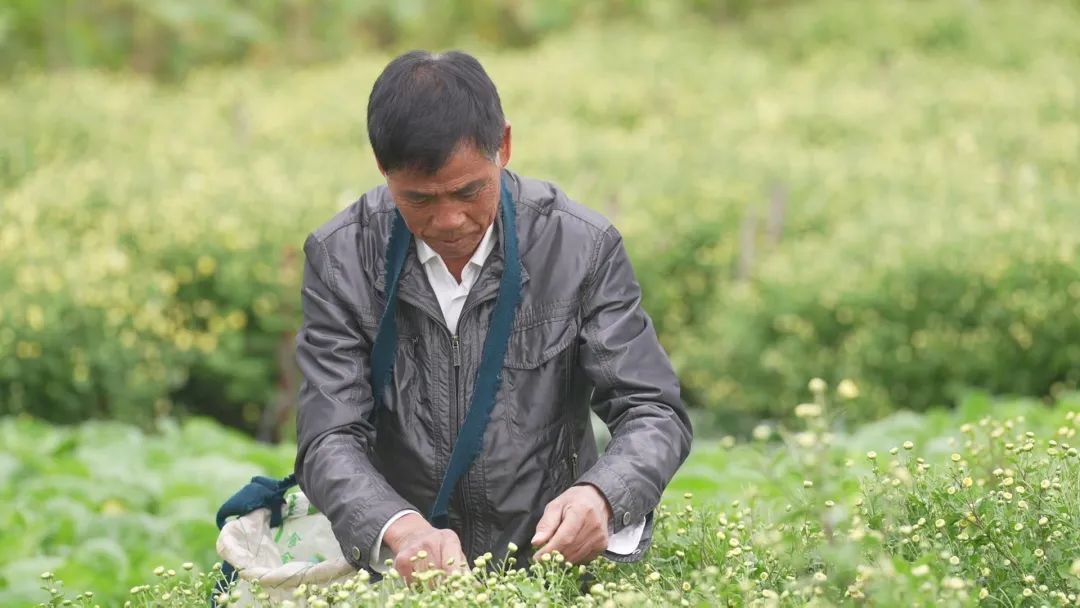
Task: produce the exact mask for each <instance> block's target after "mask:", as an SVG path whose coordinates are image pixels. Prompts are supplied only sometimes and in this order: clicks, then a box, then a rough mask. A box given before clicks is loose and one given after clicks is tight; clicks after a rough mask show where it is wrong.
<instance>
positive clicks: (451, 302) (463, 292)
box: [368, 222, 645, 573]
mask: <svg viewBox="0 0 1080 608" xmlns="http://www.w3.org/2000/svg"><path fill="white" fill-rule="evenodd" d="M494 232H495V223H494V222H492V224H491V226H488V229H487V232H485V233H484V237H483V238H482V239H480V245H478V246H477V247H476V252H475V253H473V255H472V257H471V258H469V262H468V263H467V264H465V268H463V269H462V270H461V282H460V283H459V282H458V281H457V279H455V278H454V275H452V274H450V270H449V269H448V268H447V267H446V262H444V261H443V259H442V258H441V257H439V254H438V253H435V250H434V249H432V248H431V246H430V245H428V244H427V243H425V242H424V241H422V240H420V239H416V254H417V257H418V258H419V259H420V264H421V265H422V266H423V267H424V274H425V275H427V279H428V283H429V284H430V285H431V289H432V291H434V292H435V298H436V299H438V300H439V308H440V309H442V314H443V319H445V320H446V327H447V328H448V329H449V330H450V333H451V334H453V335H457V327H458V320H459V319H460V317H461V308H462V306H464V305H465V300H466V298H468V297H469V292H470V291H471V290H472V287H473V284H474V283H476V279H477V277H479V276H480V270H481V269H482V268H483V267H484V262H486V261H487V258H488V256H489V255H491V251H492V250H493V249H494V248H495V239H494V236H493V235H494ZM409 513H416V514H417V515H419V513H417V512H416V511H413V510H412V509H405V510H403V511H398V512H397V513H395V514H394V515H393V516H392V517H391V518H390V519H389V520H387V522H386V523H385V524H384V525H383V527H382V530H380V531H379V536H377V537H376V538H375V544H374V546H372V548H371V558H370V559H369V560H368V563H369V565H370V566H371V568H372V570H375V571H376V572H381V573H385V572H386V571H387V567H386V560H387V559H393V557H394V555H393V554H392V553H391V552H390V549H389V548H388V547H384V546H383V542H382V540H383V535H384V534H386V530H387V529H388V528H389V527H390V524H392V523H394V522H395V521H397V520H398V519H399V518H401V517H402V516H404V515H407V514H409ZM644 531H645V519H644V518H642V520H641V521H640V522H638V523H636V524H633V525H629V526H626V527H624V528H622V529H621V530H619V531H618V532H615V533H614V534H611V535H610V536H609V537H608V546H607V548H608V551H611V552H612V553H618V554H620V555H629V554H630V553H633V552H634V550H635V549H637V546H638V544H639V543H640V542H641V535H642V533H643V532H644Z"/></svg>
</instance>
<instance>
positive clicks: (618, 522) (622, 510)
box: [574, 458, 646, 531]
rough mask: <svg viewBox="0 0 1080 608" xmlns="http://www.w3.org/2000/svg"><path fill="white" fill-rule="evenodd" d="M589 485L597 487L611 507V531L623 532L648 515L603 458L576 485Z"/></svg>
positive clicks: (620, 477)
mask: <svg viewBox="0 0 1080 608" xmlns="http://www.w3.org/2000/svg"><path fill="white" fill-rule="evenodd" d="M582 483H587V484H589V485H592V486H596V488H597V489H598V490H600V493H601V494H603V495H604V498H606V499H607V502H608V506H610V507H611V529H612V531H617V530H621V529H622V528H625V527H626V526H629V525H630V524H633V523H637V522H639V521H641V520H642V519H643V518H644V517H645V515H646V513H645V512H644V511H645V510H644V508H643V505H642V504H641V501H640V500H639V499H638V497H637V496H636V495H635V494H634V493H633V492H631V491H630V487H629V486H628V485H627V484H626V482H625V481H624V480H623V478H622V476H620V475H619V474H618V473H617V472H616V471H615V469H613V468H611V467H609V466H607V464H606V463H605V462H604V459H603V458H601V459H600V460H598V461H597V462H596V464H595V465H593V467H592V468H591V469H589V470H588V471H586V472H585V474H584V475H582V476H581V477H580V478H579V479H578V480H577V482H576V483H575V484H574V485H579V484H582Z"/></svg>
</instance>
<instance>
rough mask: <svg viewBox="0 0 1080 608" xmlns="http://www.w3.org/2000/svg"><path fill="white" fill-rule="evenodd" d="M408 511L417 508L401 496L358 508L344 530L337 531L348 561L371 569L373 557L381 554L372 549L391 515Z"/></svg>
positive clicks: (342, 551)
mask: <svg viewBox="0 0 1080 608" xmlns="http://www.w3.org/2000/svg"><path fill="white" fill-rule="evenodd" d="M408 510H415V507H413V506H412V505H410V504H409V503H408V502H406V501H405V500H404V499H402V498H398V497H395V498H393V499H390V500H385V499H384V500H380V501H377V502H375V503H367V504H363V505H361V506H359V507H357V509H356V510H355V511H353V514H352V515H351V516H350V517H349V518H348V522H347V526H346V527H345V530H344V532H345V533H344V534H338V543H339V544H340V545H341V553H342V554H343V555H344V556H345V561H347V562H349V564H350V565H352V567H353V568H355V569H357V570H361V569H364V570H370V569H371V565H370V562H371V560H372V559H373V558H374V559H378V556H377V555H372V554H371V553H370V552H369V551H370V549H371V548H372V547H374V546H375V541H376V540H378V539H379V536H380V533H381V532H382V530H383V528H384V527H385V526H386V524H387V523H388V522H389V521H390V518H392V517H394V516H395V515H397V514H398V513H400V512H401V511H408Z"/></svg>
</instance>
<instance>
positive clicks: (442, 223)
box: [433, 205, 466, 234]
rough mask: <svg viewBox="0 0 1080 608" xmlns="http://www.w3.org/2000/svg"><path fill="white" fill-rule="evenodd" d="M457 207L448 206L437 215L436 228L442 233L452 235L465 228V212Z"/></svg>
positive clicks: (435, 219)
mask: <svg viewBox="0 0 1080 608" xmlns="http://www.w3.org/2000/svg"><path fill="white" fill-rule="evenodd" d="M455 207H456V206H449V205H448V206H446V207H445V208H443V209H439V210H438V212H437V213H436V214H435V218H434V222H433V223H434V228H435V229H436V230H438V231H439V232H441V233H444V234H445V233H452V232H455V231H457V230H459V229H461V228H462V227H464V226H465V222H466V217H465V212H464V211H462V210H461V209H458V208H455Z"/></svg>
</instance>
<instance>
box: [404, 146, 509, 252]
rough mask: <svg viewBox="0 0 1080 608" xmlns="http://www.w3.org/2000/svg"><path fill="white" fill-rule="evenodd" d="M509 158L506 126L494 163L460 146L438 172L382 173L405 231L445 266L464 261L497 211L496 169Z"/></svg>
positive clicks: (472, 147)
mask: <svg viewBox="0 0 1080 608" xmlns="http://www.w3.org/2000/svg"><path fill="white" fill-rule="evenodd" d="M509 157H510V127H509V126H507V127H506V129H505V131H504V134H503V143H502V148H501V149H500V151H499V155H498V162H494V161H492V160H491V159H489V158H487V157H485V156H484V155H483V154H482V153H481V152H480V151H479V150H477V149H476V147H475V146H473V145H471V144H465V145H461V146H459V147H458V149H457V150H455V151H454V153H453V154H452V155H451V156H450V158H449V159H447V161H446V164H444V165H443V166H442V167H441V168H440V169H439V170H438V171H437V172H435V173H434V174H433V175H427V174H424V173H423V172H418V171H411V170H406V169H400V170H395V171H392V172H390V173H388V174H386V182H387V185H388V186H389V188H390V194H391V195H392V196H393V198H394V203H395V204H396V205H397V208H398V211H400V212H401V216H402V217H403V218H405V224H406V225H408V227H409V231H411V232H412V233H413V235H414V236H416V237H417V238H419V239H422V240H423V241H424V242H425V243H427V244H428V245H429V246H430V247H431V248H432V249H433V250H435V253H438V254H439V256H440V257H442V258H443V260H446V261H447V262H451V261H462V260H467V259H468V258H469V257H471V256H472V254H473V252H474V251H476V248H477V246H479V245H480V241H481V239H483V237H484V232H486V231H487V229H488V226H490V225H491V223H492V222H494V221H495V215H496V214H497V213H498V212H499V196H500V194H501V189H500V181H499V180H500V177H501V169H502V168H503V167H504V166H506V163H507V161H508V160H509Z"/></svg>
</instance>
